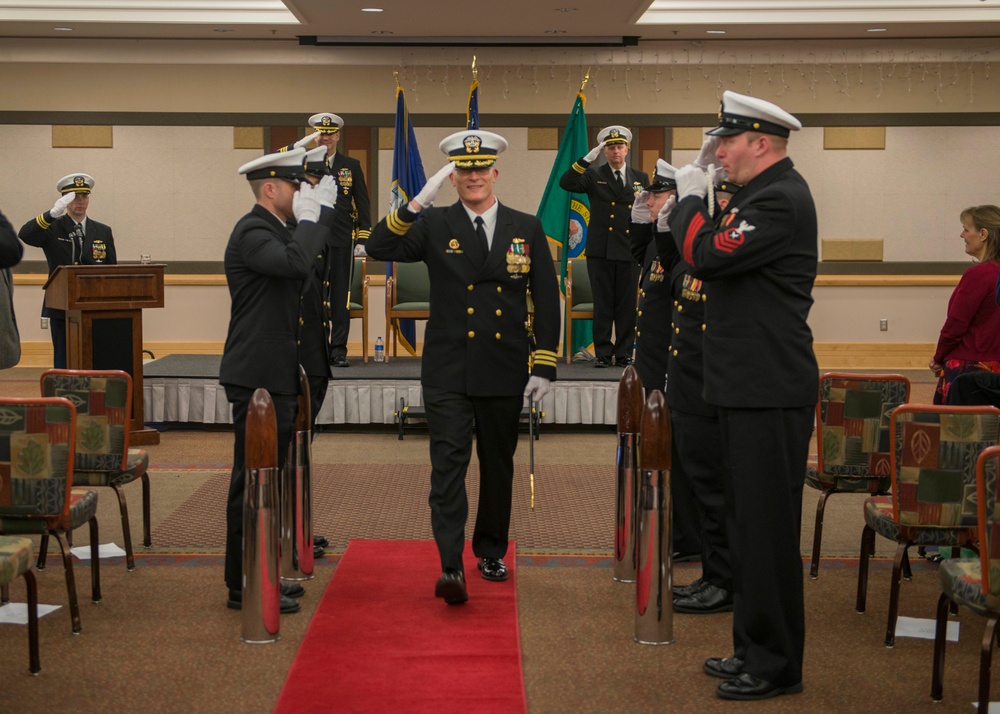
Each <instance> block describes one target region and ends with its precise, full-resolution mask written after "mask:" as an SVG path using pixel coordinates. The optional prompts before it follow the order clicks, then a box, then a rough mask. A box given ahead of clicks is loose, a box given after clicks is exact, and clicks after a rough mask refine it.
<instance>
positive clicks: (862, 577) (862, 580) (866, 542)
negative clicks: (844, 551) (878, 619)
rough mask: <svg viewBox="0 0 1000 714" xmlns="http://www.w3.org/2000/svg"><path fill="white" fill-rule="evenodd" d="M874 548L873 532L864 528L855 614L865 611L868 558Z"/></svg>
mask: <svg viewBox="0 0 1000 714" xmlns="http://www.w3.org/2000/svg"><path fill="white" fill-rule="evenodd" d="M874 547H875V531H873V530H872V529H871V528H869V527H868V526H865V527H864V528H863V529H862V531H861V557H860V559H859V561H858V600H857V602H856V603H855V605H854V610H855V612H858V613H862V612H864V611H865V605H866V603H867V600H868V558H869V554H870V553H871V552H872V548H874Z"/></svg>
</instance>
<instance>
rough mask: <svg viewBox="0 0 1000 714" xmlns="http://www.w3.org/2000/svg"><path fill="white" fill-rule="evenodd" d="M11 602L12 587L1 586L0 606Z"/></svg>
mask: <svg viewBox="0 0 1000 714" xmlns="http://www.w3.org/2000/svg"><path fill="white" fill-rule="evenodd" d="M9 602H10V586H9V585H0V605H6V604H7V603H9Z"/></svg>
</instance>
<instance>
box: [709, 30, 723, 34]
mask: <svg viewBox="0 0 1000 714" xmlns="http://www.w3.org/2000/svg"><path fill="white" fill-rule="evenodd" d="M705 34H706V35H724V34H726V31H725V30H705Z"/></svg>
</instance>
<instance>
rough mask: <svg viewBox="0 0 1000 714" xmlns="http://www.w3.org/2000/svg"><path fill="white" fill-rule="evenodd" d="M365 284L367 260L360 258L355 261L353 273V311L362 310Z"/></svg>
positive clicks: (351, 305)
mask: <svg viewBox="0 0 1000 714" xmlns="http://www.w3.org/2000/svg"><path fill="white" fill-rule="evenodd" d="M364 284H365V259H364V258H363V257H358V258H355V259H354V271H353V272H352V273H351V304H350V307H351V309H352V310H360V309H362V307H363V305H362V302H361V301H362V299H363V297H364Z"/></svg>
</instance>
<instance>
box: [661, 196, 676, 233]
mask: <svg viewBox="0 0 1000 714" xmlns="http://www.w3.org/2000/svg"><path fill="white" fill-rule="evenodd" d="M676 205H677V196H671V197H670V198H668V199H667V202H666V203H664V204H663V207H662V208H660V213H659V214H658V215H657V216H656V230H657V231H659V232H660V233H669V232H670V224H669V220H670V212H671V211H673V210H674V206H676Z"/></svg>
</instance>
